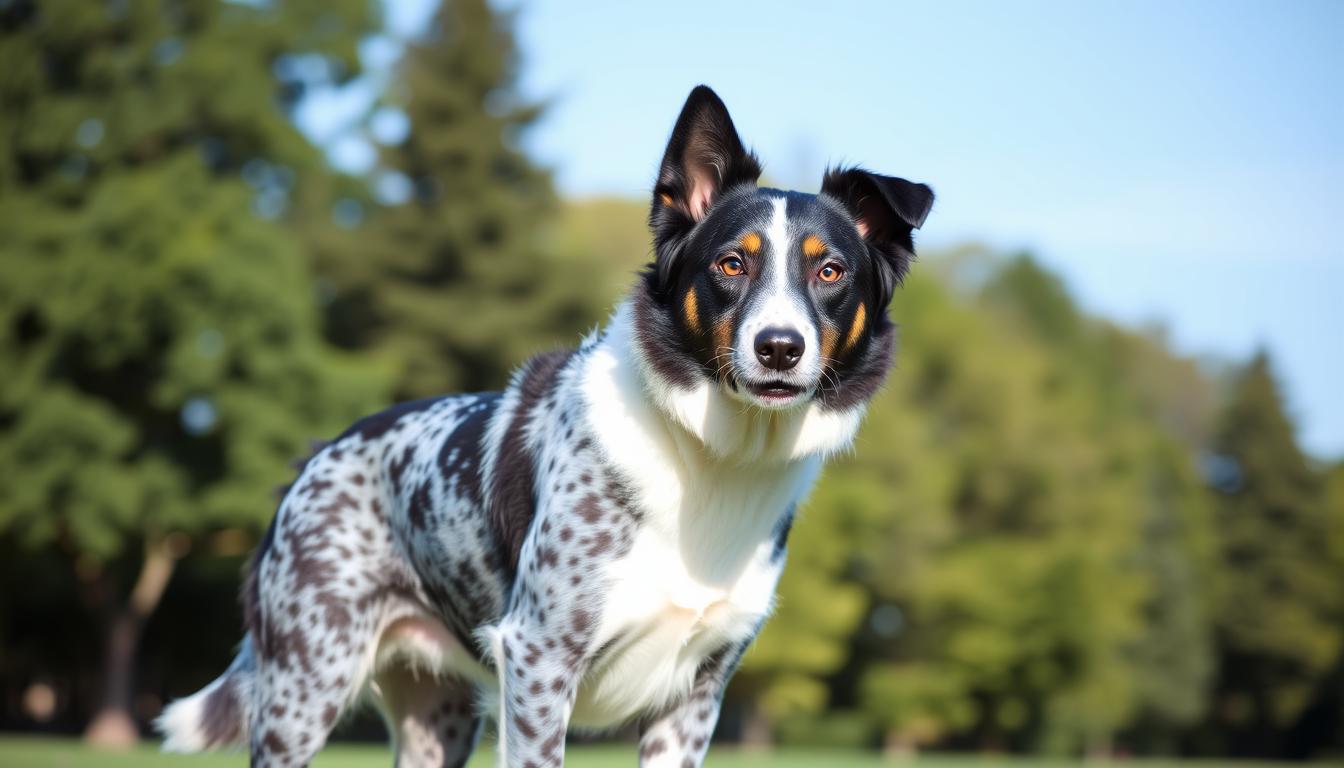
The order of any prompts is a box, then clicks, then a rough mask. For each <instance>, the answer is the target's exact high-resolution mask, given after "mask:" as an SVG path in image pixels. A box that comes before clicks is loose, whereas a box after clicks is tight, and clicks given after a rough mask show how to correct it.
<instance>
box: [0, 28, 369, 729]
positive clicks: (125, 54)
mask: <svg viewBox="0 0 1344 768" xmlns="http://www.w3.org/2000/svg"><path fill="white" fill-rule="evenodd" d="M369 21H370V20H369V19H368V18H367V16H366V11H365V9H364V6H363V5H362V4H360V3H352V2H343V3H330V4H322V7H320V8H319V7H318V6H317V5H316V4H300V3H294V4H284V5H274V6H272V5H261V6H251V5H239V4H226V3H216V2H149V1H143V2H130V3H113V4H101V3H79V2H47V3H42V4H40V5H36V4H29V3H23V2H18V3H9V4H6V5H5V6H3V7H0V103H3V105H4V107H3V109H4V112H5V115H6V119H5V121H4V123H3V124H2V125H3V127H2V128H0V198H3V200H4V205H3V207H0V272H3V273H4V275H5V278H4V280H3V281H0V369H3V370H4V371H5V381H4V384H3V386H2V387H0V425H3V430H2V431H0V531H2V532H4V533H5V534H6V535H9V536H12V537H14V538H15V539H16V540H18V541H20V542H21V543H22V544H23V545H25V546H28V547H30V548H38V547H46V548H55V549H58V550H59V551H61V552H63V553H65V555H66V556H67V557H68V558H69V560H70V561H71V562H72V563H73V564H75V565H76V566H77V568H78V572H79V574H80V575H81V578H82V579H83V581H85V582H86V583H87V584H88V585H89V587H90V588H89V589H88V591H87V595H88V599H89V602H90V607H91V608H93V609H94V610H96V611H98V612H100V613H102V614H105V615H106V616H107V622H108V627H109V630H108V631H109V633H110V635H109V637H110V640H109V649H108V654H109V661H108V666H109V674H111V675H114V676H113V677H112V678H109V680H108V681H107V682H106V683H105V687H106V688H107V690H106V692H105V693H106V695H107V696H108V697H110V699H112V700H111V701H110V702H109V706H112V707H114V708H120V709H123V710H124V708H125V707H126V705H127V703H128V702H127V700H128V698H129V688H128V685H129V683H128V680H127V679H126V675H127V674H128V672H127V670H126V667H127V666H128V665H129V663H130V659H131V657H132V656H133V650H134V645H135V638H136V637H137V636H138V626H139V625H140V624H141V623H143V621H144V620H145V618H146V617H147V616H148V614H149V613H150V612H152V610H153V607H154V604H155V603H157V600H158V595H159V594H161V592H162V589H163V585H164V583H166V580H167V577H168V575H169V574H170V573H171V561H172V558H174V557H176V556H177V555H179V554H181V552H182V550H183V548H184V547H185V546H186V542H187V540H186V539H184V538H183V536H188V535H196V534H200V533H204V532H207V531H210V530H216V529H221V528H236V527H244V528H255V527H256V526H257V525H259V524H260V523H262V522H263V521H264V520H266V519H267V518H268V517H269V515H270V512H271V508H270V504H269V503H268V502H269V500H268V498H267V493H266V489H267V488H268V487H272V486H274V485H276V484H278V483H280V482H281V481H282V480H283V479H284V477H285V472H286V470H285V464H286V462H287V459H288V458H289V457H292V456H294V455H295V453H296V452H298V451H299V450H300V447H301V446H302V444H303V442H304V441H305V440H306V439H307V438H308V437H309V436H312V435H315V434H322V433H324V432H330V431H331V430H333V429H334V428H336V427H337V426H338V425H340V424H342V423H343V422H345V421H346V420H348V419H349V418H350V417H352V416H353V415H354V414H356V413H358V412H360V411H361V410H364V409H366V408H368V407H370V406H371V405H372V403H374V402H376V401H377V399H378V392H379V387H380V384H379V381H378V378H377V376H376V375H371V374H370V373H368V372H365V371H362V370H361V369H360V368H359V367H357V366H355V365H354V364H352V362H350V361H343V360H342V359H341V358H340V357H338V355H336V354H335V353H334V352H333V350H331V349H329V348H327V347H325V346H324V345H323V343H322V341H321V338H320V336H319V326H318V322H317V321H318V317H317V314H316V311H315V307H314V303H313V299H312V284H311V279H310V277H309V273H308V270H307V264H306V260H305V258H304V255H303V252H302V250H301V247H300V244H299V241H298V240H297V238H296V237H295V235H294V234H293V233H292V232H290V231H288V230H287V228H286V227H285V225H284V217H285V209H286V207H287V206H288V205H289V204H290V201H291V200H292V199H298V198H299V196H301V195H302V194H303V193H304V190H305V188H306V185H308V183H309V179H310V177H314V176H320V175H322V174H325V173H326V171H325V169H324V168H323V166H322V164H321V161H320V156H319V155H318V153H317V152H316V151H315V150H314V148H313V147H311V146H310V145H309V144H308V143H307V142H306V141H305V140H304V139H303V137H302V136H301V135H300V134H299V133H298V132H297V131H296V129H295V128H294V127H293V125H292V124H291V122H290V120H289V118H288V115H287V114H286V111H285V108H284V106H285V105H286V104H292V103H293V101H294V99H295V98H296V97H297V96H298V95H299V93H300V92H301V91H302V90H303V88H304V87H305V83H304V82H303V81H301V80H297V79H293V78H289V77H286V76H284V75H283V73H284V72H285V71H286V70H287V69H292V68H294V66H296V65H295V62H296V61H298V60H299V59H300V58H301V57H313V58H314V59H315V60H318V61H322V62H325V63H326V66H327V67H328V68H329V69H330V70H332V71H336V72H345V73H350V72H353V67H354V45H355V41H356V40H357V39H358V36H359V34H360V32H361V31H362V30H363V29H365V28H366V25H367V24H368V22H369ZM277 73H281V74H280V76H277ZM15 117H17V119H13V118H15ZM123 560H130V561H132V562H135V561H140V562H141V567H140V568H139V575H138V576H137V577H136V578H135V588H134V590H133V591H132V593H131V597H130V598H129V602H127V601H124V600H122V598H120V597H119V595H120V594H124V590H125V588H126V585H119V584H117V583H116V580H115V579H113V578H112V573H113V572H112V571H111V570H109V568H108V566H109V564H112V563H115V562H120V561H123ZM130 573H131V574H135V573H136V571H135V570H134V569H133V570H131V571H130ZM118 633H129V634H125V635H124V636H123V635H120V634H118ZM123 641H129V646H128V645H127V643H126V642H123ZM117 675H120V677H117Z"/></svg>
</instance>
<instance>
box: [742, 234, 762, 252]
mask: <svg viewBox="0 0 1344 768" xmlns="http://www.w3.org/2000/svg"><path fill="white" fill-rule="evenodd" d="M741 242H742V250H744V251H746V252H747V253H749V254H751V255H752V256H755V255H756V254H758V253H760V252H761V236H760V235H759V234H757V233H755V232H748V233H747V234H745V235H743V236H742V241H741Z"/></svg>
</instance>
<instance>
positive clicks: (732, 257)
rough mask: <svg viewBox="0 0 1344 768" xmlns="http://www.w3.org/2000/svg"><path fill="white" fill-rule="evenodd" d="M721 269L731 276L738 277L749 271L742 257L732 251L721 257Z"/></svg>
mask: <svg viewBox="0 0 1344 768" xmlns="http://www.w3.org/2000/svg"><path fill="white" fill-rule="evenodd" d="M719 271H721V272H723V274H725V275H727V276H729V277H737V276H738V275H744V274H746V272H747V266H746V265H745V264H743V263H742V258H741V257H740V256H738V255H737V254H735V253H730V254H728V255H727V256H724V257H723V258H722V259H719Z"/></svg>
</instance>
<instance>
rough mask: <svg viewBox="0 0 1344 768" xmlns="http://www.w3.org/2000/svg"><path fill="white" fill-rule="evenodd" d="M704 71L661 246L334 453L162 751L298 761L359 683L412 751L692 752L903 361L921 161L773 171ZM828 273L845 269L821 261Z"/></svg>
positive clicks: (669, 761)
mask: <svg viewBox="0 0 1344 768" xmlns="http://www.w3.org/2000/svg"><path fill="white" fill-rule="evenodd" d="M759 174H760V166H759V164H758V163H757V161H756V159H755V157H754V156H753V155H751V154H750V153H749V152H748V151H747V150H746V149H745V148H744V147H743V145H742V142H741V140H740V139H739V138H738V135H737V132H736V130H735V129H734V127H733V124H732V121H731V119H730V118H729V116H728V112H727V110H726V109H725V107H724V106H723V103H722V102H721V101H720V100H719V99H718V97H717V96H716V95H715V94H714V93H713V92H712V91H710V90H709V89H708V88H705V87H703V86H702V87H699V88H696V89H695V90H694V91H693V92H692V93H691V95H690V97H689V99H688V100H687V102H686V105H685V107H684V109H683V111H682V114H681V117H680V119H679V120H678V121H677V124H676V127H675V129H674V130H673V134H672V138H671V141H670V143H669V145H668V149H667V153H666V156H665V157H664V159H663V163H662V167H661V170H660V173H659V178H658V181H657V184H656V187H655V189H654V194H653V205H652V213H651V216H650V222H651V225H652V227H653V231H654V238H655V246H656V260H655V262H654V263H653V264H652V265H650V267H649V269H648V270H647V271H646V272H645V274H644V275H643V276H642V277H641V279H640V280H639V281H638V282H637V284H636V285H635V287H634V289H633V290H632V291H631V293H630V295H629V296H628V297H627V298H626V299H625V301H624V302H623V303H621V304H620V306H619V307H618V308H617V310H616V311H615V313H614V314H613V315H612V317H611V319H610V322H609V323H608V324H607V326H606V327H605V329H604V330H602V331H601V332H600V333H594V334H593V335H591V336H589V337H588V338H587V339H585V340H584V341H583V343H582V344H581V345H580V347H579V348H578V349H577V350H574V351H563V352H554V353H550V354H545V355H540V356H538V357H535V358H533V359H532V360H530V361H529V362H527V363H526V364H525V365H524V366H523V367H522V368H521V369H520V370H519V371H518V372H517V374H516V375H515V376H514V377H513V380H512V381H511V382H510V384H509V386H508V388H507V389H505V390H504V391H503V392H500V393H487V394H471V395H455V396H448V397H442V398H437V399H431V400H424V401H419V402H413V403H406V404H403V405H400V406H397V407H395V408H392V409H390V410H388V411H385V412H383V413H380V414H377V415H375V416H371V417H369V418H366V419H364V420H362V421H360V422H358V423H356V424H355V425H354V426H353V427H351V428H350V429H349V430H348V431H346V432H345V433H344V434H342V435H341V436H340V437H338V438H337V439H336V440H335V441H334V442H332V443H331V444H330V445H329V446H328V447H326V448H325V449H323V450H322V451H320V452H319V453H317V454H316V455H315V456H314V457H313V458H312V459H310V460H309V461H308V462H307V464H306V465H305V467H304V468H303V470H302V472H301V474H300V475H299V477H298V480H297V481H296V482H295V484H294V485H293V486H292V488H291V489H290V491H289V492H288V493H287V494H286V495H285V497H284V500H283V501H282V502H281V504H280V508H279V511H278V512H277V513H276V516H275V519H274V521H273V522H272V524H271V526H270V529H269V530H268V531H267V533H266V536H265V539H264V540H263V542H262V543H261V545H260V547H259V549H258V551H257V553H256V556H255V559H254V562H253V565H252V568H251V573H250V576H249V579H248V584H247V586H246V588H245V594H244V603H245V614H246V621H247V633H246V635H245V637H244V639H243V642H242V646H241V649H240V651H239V653H238V656H237V658H236V659H235V660H234V662H233V664H232V665H231V666H230V667H229V668H228V670H227V671H226V672H225V673H224V674H223V675H222V676H221V677H219V678H218V679H217V680H215V681H214V682H213V683H211V684H210V685H209V686H207V687H206V688H205V689H203V690H202V691H200V692H198V693H196V694H195V695H193V696H191V697H188V698H186V699H183V700H180V701H177V702H175V703H174V704H173V705H172V706H170V707H169V708H168V709H167V710H166V712H165V713H164V715H163V716H162V717H161V718H160V720H159V723H158V725H159V728H160V729H161V730H162V732H163V733H164V735H165V741H164V748H165V749H168V750H175V751H197V750H202V749H209V748H212V747H219V746H224V745H232V744H243V743H246V744H249V745H250V750H251V760H252V764H253V765H255V766H300V765H305V764H307V763H308V762H309V760H310V759H311V758H312V756H313V755H314V754H315V753H316V752H317V751H318V750H319V749H320V748H321V747H322V745H323V743H324V742H325V740H326V738H327V736H328V734H329V732H330V730H331V728H332V726H333V725H334V724H335V723H336V721H337V720H338V718H340V717H341V715H342V713H344V712H345V711H346V710H347V709H348V708H349V707H350V706H351V705H352V704H353V703H354V702H355V701H356V699H357V698H358V697H359V696H360V694H361V693H362V692H364V691H366V690H367V691H369V692H370V693H371V694H372V698H373V699H374V700H375V701H376V703H377V704H378V706H379V708H380V709H381V711H382V712H383V714H384V716H385V718H386V720H387V723H388V725H389V728H390V730H391V732H392V734H393V739H394V743H395V749H396V753H397V764H398V765H401V766H422V765H423V766H430V765H432V766H442V765H449V766H460V765H463V764H464V763H465V762H466V760H467V758H468V756H469V755H470V753H471V750H472V748H473V747H474V745H475V742H476V738H477V734H478V732H479V730H480V725H481V720H482V717H483V716H484V715H486V714H488V715H489V716H491V717H494V718H496V719H497V720H498V723H499V729H500V735H501V738H500V748H499V750H500V755H501V757H500V762H501V764H503V765H508V766H520V767H523V768H542V767H544V766H559V765H561V764H562V762H563V756H564V748H565V734H566V731H567V730H568V729H570V728H590V729H604V728H610V727H612V726H615V725H618V724H621V723H624V722H628V721H638V722H639V723H640V728H641V739H640V749H639V755H640V764H641V765H644V766H678V767H680V766H697V765H700V763H701V761H702V759H703V758H704V755H705V751H706V749H707V746H708V743H709V738H710V735H711V733H712V732H713V730H714V725H715V722H716V720H717V717H718V709H719V701H720V698H721V696H722V694H723V690H724V686H725V685H726V684H727V682H728V679H729V678H730V677H731V675H732V673H733V670H734V668H735V667H736V665H737V663H738V660H739V659H740V658H741V656H742V653H743V652H744V651H745V649H746V648H747V646H748V645H749V644H750V643H751V641H752V639H753V638H754V637H755V635H756V633H757V632H758V631H759V629H760V627H761V625H762V623H763V622H764V621H765V619H766V617H767V616H768V614H769V613H770V608H771V603H772V601H773V598H774V592H775V584H776V582H777V581H778V578H779V574H780V570H781V569H782V568H783V565H784V554H785V543H786V540H787V538H788V532H789V527H790V525H791V523H792V518H793V514H794V510H795V509H796V508H797V506H798V504H799V503H800V501H801V500H802V499H803V497H804V496H805V495H806V493H807V492H808V489H809V488H810V486H811V485H812V483H813V481H814V480H815V479H816V477H817V474H818V472H819V471H820V470H821V466H822V463H823V461H824V460H825V458H826V457H827V456H829V455H831V454H834V453H835V452H837V451H840V450H843V449H845V448H846V447H847V446H848V445H849V444H850V442H851V440H852V438H853V436H854V432H855V430H856V429H857V428H858V425H859V421H860V419H861V417H862V415H863V410H864V407H865V404H866V402H867V400H868V398H869V397H870V396H871V395H872V394H873V392H874V391H875V390H876V389H877V387H878V386H879V385H880V384H881V382H882V379H883V377H884V376H885V375H886V372H887V369H888V368H889V366H890V359H891V354H892V343H893V329H892V326H891V324H890V322H889V321H888V320H887V318H886V308H887V305H888V303H889V302H890V300H891V296H892V292H893V291H894V289H895V287H896V285H897V284H898V283H899V282H900V280H901V277H902V276H903V275H904V274H905V271H906V269H907V268H908V264H909V261H910V259H911V258H912V257H913V246H912V243H911V230H912V229H914V228H916V227H918V226H919V225H920V224H921V223H922V222H923V220H924V217H925V215H926V214H927V213H928V210H929V207H930V205H931V203H932V193H931V191H930V190H929V189H928V187H925V186H923V185H918V184H912V183H910V182H907V181H904V180H901V179H895V178H891V177H885V176H879V175H876V174H871V173H868V172H865V171H862V170H858V169H849V170H839V171H832V172H830V173H828V174H827V176H826V178H825V180H824V183H823V187H822V193H821V194H820V195H806V194H800V193H796V192H781V191H778V190H770V189H758V188H757V187H756V185H755V182H756V179H757V177H758V176H759ZM832 278H833V279H832Z"/></svg>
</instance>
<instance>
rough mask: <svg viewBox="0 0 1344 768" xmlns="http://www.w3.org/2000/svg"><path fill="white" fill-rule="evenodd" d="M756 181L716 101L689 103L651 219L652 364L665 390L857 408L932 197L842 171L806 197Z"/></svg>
mask: <svg viewBox="0 0 1344 768" xmlns="http://www.w3.org/2000/svg"><path fill="white" fill-rule="evenodd" d="M760 174H761V166H760V163H759V162H758V161H757V159H756V157H755V155H753V154H752V153H751V152H749V151H747V149H746V148H745V147H744V146H743V144H742V140H741V139H740V138H739V137H738V135H737V130H736V129H735V128H734V127H733V121H732V119H731V118H730V117H729V116H728V110H727V108H726V107H725V106H724V104H723V102H722V101H721V100H720V99H719V97H718V96H717V95H715V93H714V92H713V91H712V90H710V89H709V88H707V87H705V86H700V87H697V88H696V89H695V90H693V91H692V92H691V95H690V97H689V98H688V99H687V100H686V106H685V107H683V108H682V111H681V116H680V117H679V118H678V119H677V123H676V127H675V128H674V129H673V130H672V138H671V141H669V143H668V145H667V151H666V153H665V154H664V155H663V162H662V166H661V169H660V170H659V173H658V181H657V184H656V186H655V187H654V190H653V203H652V210H651V212H650V214H649V222H650V225H651V227H652V229H653V233H654V246H655V252H656V256H655V260H654V262H653V264H651V265H650V267H649V269H648V271H647V272H646V273H645V275H644V287H645V297H644V301H643V304H644V306H642V307H641V321H640V324H639V325H640V336H641V343H642V344H643V346H644V348H645V352H646V356H647V358H648V360H649V363H650V364H651V365H652V366H653V367H654V368H655V370H656V371H657V372H658V373H659V375H660V376H662V377H663V378H664V379H666V380H668V382H669V383H671V384H672V385H674V386H683V387H689V386H694V385H696V384H699V383H703V382H706V381H708V382H710V383H712V384H713V385H715V386H717V387H720V388H722V389H724V390H725V391H726V392H727V393H728V394H729V395H730V396H731V397H734V398H736V399H738V400H740V401H742V402H744V403H746V404H749V405H752V406H756V407H759V408H764V409H772V410H779V409H790V408H796V407H799V406H802V405H805V404H809V403H816V404H818V405H819V406H820V407H822V408H824V409H827V410H840V409H848V408H852V407H854V406H856V405H860V404H862V403H863V402H865V401H866V400H867V399H868V398H869V397H870V396H871V395H872V394H873V392H874V391H875V390H876V389H877V388H878V386H879V385H880V384H881V382H882V380H883V378H884V377H885V375H886V372H887V369H888V368H889V367H890V362H891V352H892V345H893V335H894V334H893V328H892V324H891V322H890V321H889V320H888V318H887V306H888V304H890V302H891V298H892V293H893V291H894V290H895V289H896V286H898V285H899V284H900V282H901V280H902V278H903V277H904V276H905V273H906V271H907V270H908V269H909V266H910V261H911V259H913V258H914V245H913V240H912V237H911V232H912V230H914V229H916V228H918V227H919V226H920V225H921V224H922V223H923V222H924V217H925V216H926V215H927V214H928V212H929V208H930V207H931V206H932V204H933V191H932V190H931V189H929V188H928V187H927V186H925V185H923V184H915V183H913V182H909V181H906V180H904V179H898V178H894V177H891V176H881V175H878V174H875V173H870V172H868V171H865V170H862V169H859V168H847V169H838V170H831V171H828V172H827V173H826V175H825V177H824V179H823V180H822V185H821V193H820V194H817V195H810V194H803V193H800V192H784V191H780V190H775V189H765V188H758V187H757V186H756V180H757V178H758V177H759V176H760Z"/></svg>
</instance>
